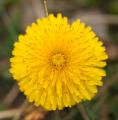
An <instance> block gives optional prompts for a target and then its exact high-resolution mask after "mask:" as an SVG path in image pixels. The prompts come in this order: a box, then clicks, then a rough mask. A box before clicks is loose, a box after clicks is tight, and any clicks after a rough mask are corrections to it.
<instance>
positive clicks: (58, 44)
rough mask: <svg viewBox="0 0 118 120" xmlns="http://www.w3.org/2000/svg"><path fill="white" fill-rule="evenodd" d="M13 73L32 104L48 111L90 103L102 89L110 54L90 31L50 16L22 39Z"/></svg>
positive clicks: (33, 27) (12, 63) (33, 26)
mask: <svg viewBox="0 0 118 120" xmlns="http://www.w3.org/2000/svg"><path fill="white" fill-rule="evenodd" d="M12 54H13V57H12V58H11V59H10V61H11V69H10V72H11V73H12V75H13V77H14V79H16V80H17V81H18V84H19V87H20V90H21V91H23V92H24V94H25V95H26V96H27V97H28V99H29V101H30V102H34V103H35V105H37V106H43V107H44V108H46V109H48V110H55V109H63V108H64V107H71V106H72V105H75V104H76V103H79V102H81V101H84V100H91V99H92V98H93V96H94V95H95V94H96V93H97V86H101V85H102V81H101V79H102V77H103V76H105V71H104V70H103V69H102V68H103V67H104V66H105V65H106V62H105V61H104V60H106V59H107V58H108V57H107V54H106V52H105V47H104V46H103V43H102V42H101V41H99V39H98V37H96V34H95V33H94V32H93V31H92V30H91V27H85V24H84V23H80V20H77V21H75V22H73V23H72V24H69V23H68V19H67V18H66V17H62V15H61V14H58V15H57V17H55V16H54V15H53V14H50V15H49V16H48V17H46V18H42V19H39V20H37V22H36V23H33V24H32V25H31V26H30V27H28V28H27V30H26V34H25V35H20V36H19V40H18V42H16V43H15V47H14V50H13V52H12Z"/></svg>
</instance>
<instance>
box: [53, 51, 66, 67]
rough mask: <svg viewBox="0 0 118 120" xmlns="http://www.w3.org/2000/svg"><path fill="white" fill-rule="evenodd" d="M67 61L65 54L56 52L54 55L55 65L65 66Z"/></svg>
mask: <svg viewBox="0 0 118 120" xmlns="http://www.w3.org/2000/svg"><path fill="white" fill-rule="evenodd" d="M64 63H65V58H64V55H63V54H60V53H59V54H55V55H53V56H52V64H53V65H54V66H63V65H64Z"/></svg>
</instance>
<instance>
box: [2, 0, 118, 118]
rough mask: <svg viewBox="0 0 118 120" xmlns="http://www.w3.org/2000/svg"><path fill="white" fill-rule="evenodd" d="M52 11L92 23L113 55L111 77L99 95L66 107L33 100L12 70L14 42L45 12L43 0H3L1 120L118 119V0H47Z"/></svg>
mask: <svg viewBox="0 0 118 120" xmlns="http://www.w3.org/2000/svg"><path fill="white" fill-rule="evenodd" d="M47 4H48V10H49V13H54V14H56V13H59V12H61V13H63V15H64V16H68V17H69V19H70V22H72V21H73V20H75V19H77V18H80V19H81V21H83V22H86V24H87V25H91V26H92V27H93V30H94V31H95V32H96V33H97V35H98V36H99V37H100V39H101V40H102V41H103V42H104V45H105V46H106V48H107V53H108V55H109V60H108V62H107V63H108V65H107V67H106V68H105V69H106V71H107V77H106V78H105V79H104V86H103V87H102V88H100V92H99V93H98V95H97V96H96V97H95V98H94V99H93V100H92V101H90V102H88V101H87V102H83V103H81V104H79V105H76V106H74V107H72V108H66V109H64V110H63V111H54V112H47V111H45V110H43V109H42V108H36V107H35V106H33V105H31V104H29V103H28V102H27V100H26V99H25V96H24V95H23V94H22V93H20V91H19V90H18V87H17V85H16V82H15V81H14V80H13V79H12V77H11V75H10V74H9V58H10V57H11V51H12V49H13V44H14V42H15V41H16V40H17V37H18V35H19V34H21V33H25V28H26V26H27V25H30V24H31V23H32V22H33V21H35V20H36V19H37V18H40V17H42V16H44V14H45V13H44V5H43V0H0V120H4V119H5V120H118V0H47Z"/></svg>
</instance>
